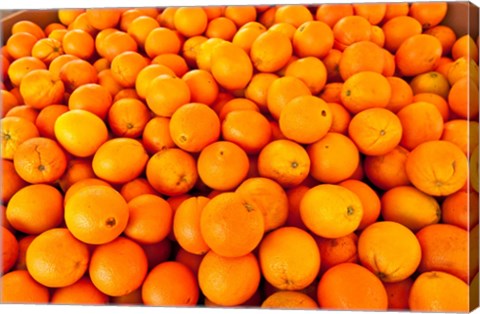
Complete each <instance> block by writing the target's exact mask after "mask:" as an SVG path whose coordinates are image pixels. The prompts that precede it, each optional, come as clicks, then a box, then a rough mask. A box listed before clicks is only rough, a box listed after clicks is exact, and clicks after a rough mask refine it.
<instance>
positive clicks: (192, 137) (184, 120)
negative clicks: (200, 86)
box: [170, 103, 220, 153]
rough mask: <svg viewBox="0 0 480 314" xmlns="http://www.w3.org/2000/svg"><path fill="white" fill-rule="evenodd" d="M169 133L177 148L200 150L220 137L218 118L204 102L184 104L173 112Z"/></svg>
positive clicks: (188, 150)
mask: <svg viewBox="0 0 480 314" xmlns="http://www.w3.org/2000/svg"><path fill="white" fill-rule="evenodd" d="M170 135H171V137H172V140H173V142H174V143H175V144H176V145H177V146H178V147H179V148H181V149H183V150H185V151H187V152H190V153H196V152H200V151H201V150H202V149H204V148H205V147H206V146H207V145H209V144H211V143H213V142H215V141H217V140H218V138H219V137H220V119H219V118H218V116H217V114H216V113H215V111H213V109H211V108H210V107H208V106H207V105H205V104H201V103H190V104H186V105H184V106H182V107H180V108H178V109H177V110H176V111H175V112H174V113H173V115H172V117H171V119H170Z"/></svg>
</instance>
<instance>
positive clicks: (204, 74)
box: [182, 69, 218, 106]
mask: <svg viewBox="0 0 480 314" xmlns="http://www.w3.org/2000/svg"><path fill="white" fill-rule="evenodd" d="M182 79H183V80H184V81H185V82H186V83H187V85H188V87H189V88H190V93H191V101H192V102H199V103H202V104H206V105H208V106H210V105H212V104H213V103H214V102H215V100H216V99H217V96H218V84H217V82H216V81H215V79H214V78H213V76H212V74H211V73H210V72H208V71H205V70H200V69H196V70H190V71H188V72H187V73H185V74H184V75H183V76H182Z"/></svg>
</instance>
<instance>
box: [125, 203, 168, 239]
mask: <svg viewBox="0 0 480 314" xmlns="http://www.w3.org/2000/svg"><path fill="white" fill-rule="evenodd" d="M127 205H128V209H129V214H128V223H127V226H126V227H125V230H124V234H125V235H126V236H127V237H129V238H130V239H132V240H135V241H136V242H138V243H149V244H151V243H157V242H160V241H162V240H163V239H165V238H166V237H167V235H168V234H169V233H170V230H171V228H172V226H171V225H172V220H173V214H172V209H171V208H170V205H169V204H168V203H167V201H165V200H164V199H162V198H161V197H159V196H156V195H151V194H145V195H139V196H137V197H134V198H133V199H132V200H130V201H129V202H128V204H127Z"/></svg>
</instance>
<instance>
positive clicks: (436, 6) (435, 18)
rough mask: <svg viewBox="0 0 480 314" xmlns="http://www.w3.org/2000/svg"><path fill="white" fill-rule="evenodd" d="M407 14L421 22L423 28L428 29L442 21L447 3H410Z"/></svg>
mask: <svg viewBox="0 0 480 314" xmlns="http://www.w3.org/2000/svg"><path fill="white" fill-rule="evenodd" d="M408 14H409V15H410V16H411V17H413V18H414V19H416V20H418V21H419V22H420V23H421V24H422V27H423V29H429V28H432V27H434V26H436V25H438V24H440V22H442V21H443V18H444V17H445V15H446V14H447V3H446V2H433V3H415V4H413V3H412V5H411V6H410V11H409V12H408Z"/></svg>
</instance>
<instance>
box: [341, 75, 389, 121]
mask: <svg viewBox="0 0 480 314" xmlns="http://www.w3.org/2000/svg"><path fill="white" fill-rule="evenodd" d="M391 94H392V89H391V87H390V84H389V83H388V81H387V79H386V78H385V77H384V76H383V75H382V74H379V73H376V72H372V71H362V72H358V73H356V74H353V75H352V76H350V77H349V78H348V79H347V80H346V81H345V82H344V84H343V86H342V91H341V95H340V97H341V101H342V104H343V105H344V106H345V107H346V108H347V109H348V110H349V111H350V112H352V113H358V112H360V111H362V110H365V109H369V108H385V107H386V106H387V105H388V103H389V101H390V97H391Z"/></svg>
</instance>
